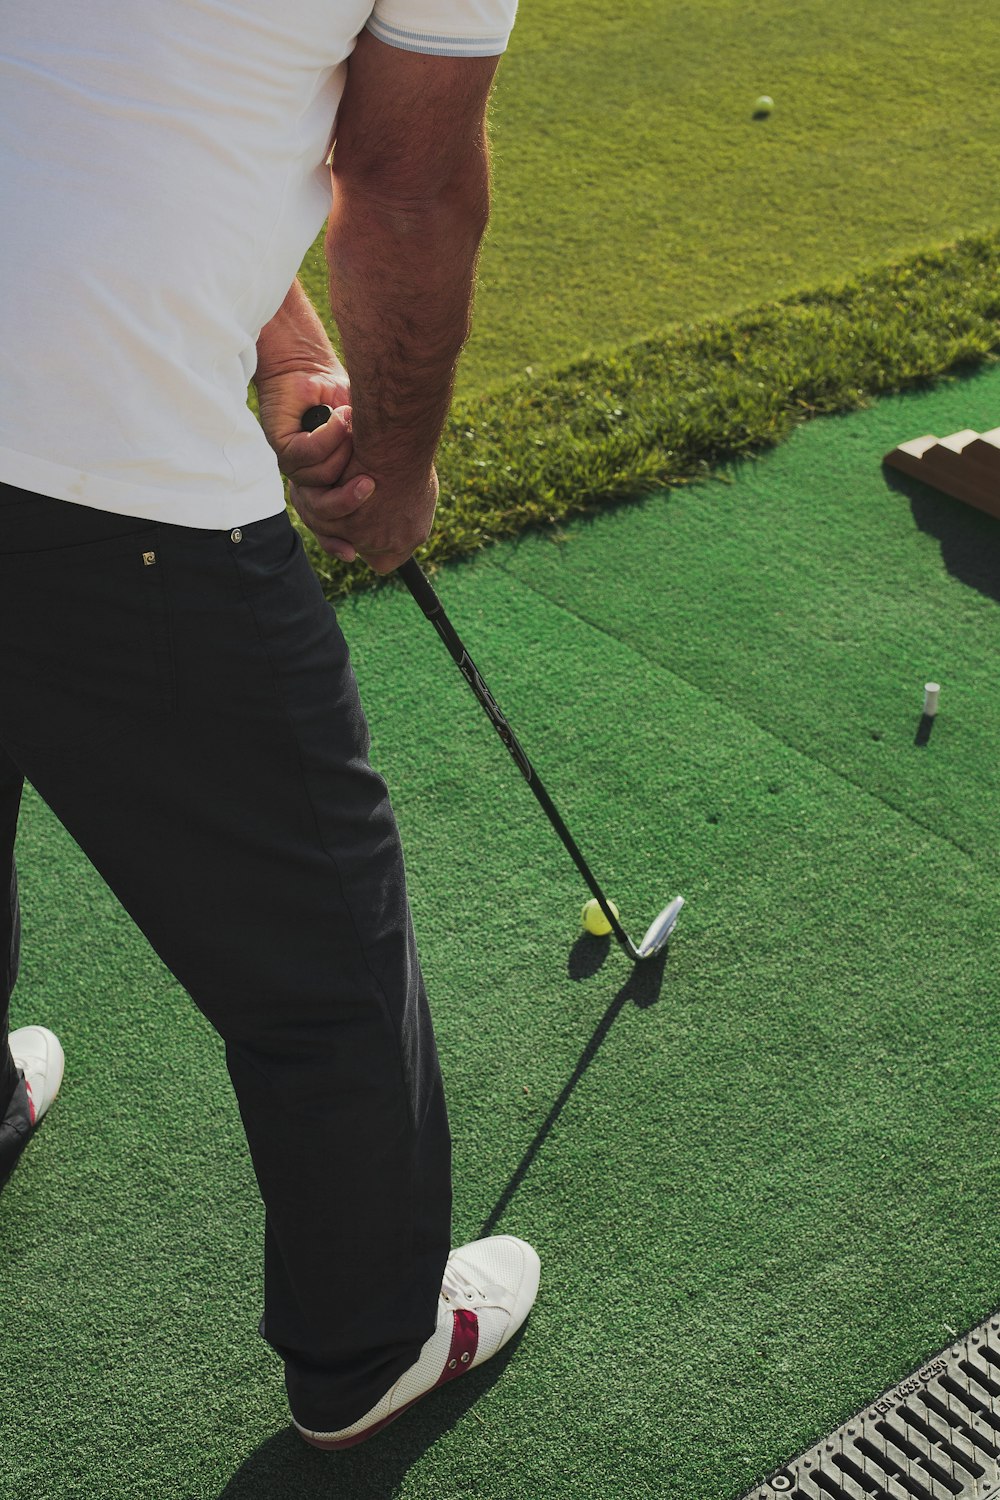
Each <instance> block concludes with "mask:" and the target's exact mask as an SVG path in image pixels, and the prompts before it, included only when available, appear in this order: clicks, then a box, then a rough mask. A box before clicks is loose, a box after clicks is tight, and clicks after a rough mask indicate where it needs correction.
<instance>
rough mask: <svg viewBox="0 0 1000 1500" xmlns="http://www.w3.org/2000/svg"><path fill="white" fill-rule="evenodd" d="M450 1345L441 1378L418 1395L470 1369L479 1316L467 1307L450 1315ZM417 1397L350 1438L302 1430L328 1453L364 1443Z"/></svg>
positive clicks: (477, 1336) (477, 1338)
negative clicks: (318, 1434)
mask: <svg viewBox="0 0 1000 1500" xmlns="http://www.w3.org/2000/svg"><path fill="white" fill-rule="evenodd" d="M453 1317H454V1323H453V1324H452V1333H451V1348H450V1349H449V1350H448V1358H447V1359H446V1360H445V1362H444V1369H443V1370H442V1371H441V1376H440V1379H438V1380H437V1381H436V1382H435V1383H434V1385H429V1386H428V1387H427V1390H426V1391H421V1393H420V1396H426V1395H427V1391H434V1390H437V1388H438V1386H439V1385H444V1384H445V1382H446V1381H448V1380H454V1379H455V1376H456V1375H464V1374H465V1371H466V1370H469V1369H471V1368H472V1361H473V1360H474V1359H475V1357H476V1350H477V1349H478V1348H479V1318H478V1316H477V1314H476V1313H474V1312H470V1311H469V1309H468V1308H458V1309H456V1311H455V1313H454V1314H453ZM420 1396H414V1398H413V1400H412V1401H407V1403H406V1405H405V1406H401V1407H400V1408H399V1410H398V1411H394V1412H390V1414H389V1416H387V1417H383V1418H382V1420H381V1421H380V1422H373V1423H372V1425H371V1426H370V1427H363V1428H362V1429H361V1431H360V1432H356V1433H355V1434H354V1436H353V1437H349V1438H315V1437H310V1436H309V1435H308V1434H307V1433H305V1432H302V1429H301V1428H299V1431H300V1432H302V1436H303V1437H304V1438H305V1440H306V1442H307V1443H309V1444H311V1445H312V1447H313V1448H323V1449H325V1450H326V1451H327V1452H329V1451H330V1449H333V1448H354V1447H356V1446H357V1444H358V1443H363V1442H365V1440H366V1439H367V1438H370V1437H374V1436H375V1434H376V1432H381V1431H382V1429H383V1427H388V1425H389V1423H390V1422H395V1420H396V1418H397V1417H401V1416H402V1415H403V1413H404V1411H409V1409H410V1407H411V1406H415V1405H416V1404H417V1402H418V1401H419V1400H420Z"/></svg>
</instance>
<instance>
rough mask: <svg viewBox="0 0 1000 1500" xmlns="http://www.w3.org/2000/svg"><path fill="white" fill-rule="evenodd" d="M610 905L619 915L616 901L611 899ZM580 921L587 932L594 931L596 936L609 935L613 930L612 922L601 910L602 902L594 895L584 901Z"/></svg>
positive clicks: (616, 914)
mask: <svg viewBox="0 0 1000 1500" xmlns="http://www.w3.org/2000/svg"><path fill="white" fill-rule="evenodd" d="M608 905H609V906H610V908H611V910H612V911H613V912H614V914H615V916H616V917H617V916H618V908H617V906H616V905H615V903H614V902H613V901H609V902H608ZM580 921H581V922H582V923H583V925H584V927H585V929H586V930H587V932H591V933H593V935H594V937H607V935H608V933H609V932H610V931H611V923H610V922H609V921H608V919H607V917H606V916H605V915H604V913H603V912H602V911H601V903H600V902H599V901H598V900H596V898H595V897H593V896H592V897H591V899H590V900H589V901H587V902H585V903H584V907H583V911H582V912H581V913H580Z"/></svg>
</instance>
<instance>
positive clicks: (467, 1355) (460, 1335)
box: [438, 1307, 479, 1385]
mask: <svg viewBox="0 0 1000 1500" xmlns="http://www.w3.org/2000/svg"><path fill="white" fill-rule="evenodd" d="M478 1348H479V1318H478V1316H477V1314H476V1313H474V1312H470V1311H469V1309H468V1308H467V1307H460V1308H456V1310H455V1325H454V1328H453V1329H452V1334H451V1348H450V1349H449V1350H448V1358H447V1359H446V1360H445V1362H444V1369H443V1370H442V1371H441V1379H440V1380H439V1381H438V1385H444V1383H445V1381H446V1380H454V1379H455V1376H456V1375H461V1374H463V1373H464V1372H465V1371H466V1370H467V1369H468V1368H469V1366H470V1365H471V1364H472V1361H473V1360H474V1359H475V1357H476V1350H477V1349H478Z"/></svg>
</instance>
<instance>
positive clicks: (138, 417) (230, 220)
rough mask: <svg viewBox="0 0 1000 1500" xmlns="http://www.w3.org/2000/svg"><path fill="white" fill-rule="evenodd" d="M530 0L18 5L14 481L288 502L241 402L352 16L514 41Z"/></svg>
mask: <svg viewBox="0 0 1000 1500" xmlns="http://www.w3.org/2000/svg"><path fill="white" fill-rule="evenodd" d="M516 5H517V0H378V3H377V4H376V5H375V8H374V11H373V10H372V8H371V4H370V0H141V3H139V4H136V3H135V0H85V3H81V0H3V3H2V4H0V225H2V227H0V481H3V482H6V483H7V484H11V485H15V486H17V487H18V488H20V489H27V490H35V491H37V492H38V493H40V494H44V495H49V496H51V497H52V498H54V499H57V500H67V501H75V502H78V503H80V504H83V505H88V506H93V507H95V508H97V509H98V510H106V511H113V512H116V513H118V514H120V515H128V516H142V517H146V518H148V519H150V520H162V521H167V522H172V523H174V524H178V525H182V526H197V527H205V528H221V529H225V528H229V527H232V526H238V525H248V524H250V523H251V522H253V521H259V520H263V519H265V518H266V517H268V516H274V515H278V514H280V512H281V511H282V510H283V509H284V504H285V502H284V494H283V489H282V482H281V476H280V474H279V472H278V466H277V460H276V458H275V455H274V452H273V451H272V449H271V447H270V446H269V444H268V442H267V440H266V439H265V437H264V434H263V432H262V430H261V428H260V426H259V424H258V423H257V421H256V420H255V418H254V416H253V414H252V412H251V411H250V410H249V409H248V407H247V404H246V399H247V386H248V383H249V381H250V379H251V377H252V375H253V372H254V369H255V367H256V347H255V346H256V342H257V338H258V335H259V333H260V330H261V328H262V327H263V326H264V324H265V323H267V322H269V321H270V319H271V318H272V317H273V316H274V314H275V313H276V312H277V310H278V308H279V307H280V306H281V304H282V302H283V301H284V299H285V296H286V294H287V292H288V289H289V287H290V286H291V284H292V282H293V280H294V278H295V276H296V274H297V272H298V269H299V266H300V265H301V263H302V258H303V256H304V255H305V253H306V251H307V250H308V248H309V246H310V245H311V244H312V243H313V240H314V239H315V238H316V235H317V234H318V233H319V231H320V229H321V228H322V225H323V223H324V221H325V219H326V217H327V215H328V213H329V211H330V201H331V184H330V174H329V170H328V167H327V159H328V156H329V151H330V145H331V141H332V137H333V133H334V123H335V120H336V114H337V108H338V105H339V103H340V97H341V94H342V92H343V88H344V83H345V80H346V76H347V61H346V60H347V58H348V57H349V56H350V54H351V52H352V51H353V49H354V43H355V40H356V38H357V35H358V33H359V31H360V30H361V29H362V28H363V27H367V29H368V30H370V31H371V32H372V33H373V35H374V36H376V37H377V38H378V39H379V40H380V41H382V42H386V43H388V44H389V45H390V46H394V47H400V48H403V49H405V50H408V51H414V52H425V53H434V54H438V55H441V56H447V57H492V56H497V55H499V54H500V53H502V52H503V51H504V50H505V49H506V47H507V42H508V39H509V37H510V32H511V29H512V27H513V24H514V16H515V12H516Z"/></svg>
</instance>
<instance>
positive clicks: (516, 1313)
mask: <svg viewBox="0 0 1000 1500" xmlns="http://www.w3.org/2000/svg"><path fill="white" fill-rule="evenodd" d="M540 1270H541V1267H540V1264H539V1260H538V1256H537V1255H536V1254H535V1251H534V1250H533V1249H532V1248H531V1246H530V1245H527V1244H525V1242H524V1240H518V1239H515V1238H514V1236H513V1235H510V1234H495V1235H492V1236H491V1237H490V1238H489V1239H485V1240H473V1242H472V1244H471V1245H463V1246H462V1248H461V1249H460V1250H453V1251H452V1252H451V1255H450V1256H449V1258H448V1264H447V1266H446V1267H445V1273H444V1280H443V1283H442V1286H441V1295H440V1297H439V1298H438V1324H437V1330H436V1332H435V1333H433V1334H432V1335H431V1337H430V1338H429V1339H428V1340H427V1342H426V1344H425V1345H424V1347H423V1349H422V1350H421V1353H420V1358H419V1359H418V1360H417V1362H416V1364H415V1365H411V1366H410V1368H409V1369H408V1370H407V1371H406V1372H405V1374H403V1375H401V1376H400V1377H399V1379H398V1380H397V1381H396V1384H395V1385H394V1386H393V1387H392V1389H391V1390H389V1391H387V1392H386V1394H385V1395H384V1396H383V1397H382V1399H381V1401H379V1402H377V1404H376V1405H375V1406H373V1407H372V1409H371V1411H369V1412H367V1413H366V1414H365V1415H364V1416H363V1417H361V1418H360V1419H359V1420H358V1421H357V1422H355V1423H354V1424H353V1426H351V1427H344V1428H342V1429H341V1431H340V1432H311V1431H310V1430H309V1429H308V1428H306V1427H303V1426H301V1424H300V1423H298V1422H296V1421H295V1418H294V1417H293V1418H292V1421H293V1423H294V1425H295V1426H296V1427H297V1428H298V1430H299V1432H301V1434H302V1436H303V1437H304V1438H305V1440H306V1442H307V1443H312V1445H313V1446H314V1447H315V1448H352V1447H353V1446H354V1444H355V1443H363V1442H364V1441H365V1438H370V1437H373V1436H374V1434H375V1433H376V1432H381V1430H382V1428H383V1427H387V1426H388V1425H389V1423H390V1422H394V1421H395V1420H396V1418H397V1417H398V1416H401V1415H402V1414H403V1412H404V1411H406V1410H407V1408H408V1407H411V1406H412V1405H413V1404H414V1402H416V1401H419V1400H420V1398H421V1396H426V1394H427V1392H428V1391H433V1390H435V1389H436V1388H437V1387H438V1386H439V1385H444V1383H445V1382H446V1381H448V1380H454V1379H455V1377H456V1376H457V1375H464V1374H465V1372H466V1370H472V1369H475V1367H476V1366H477V1365H481V1364H484V1363H485V1362H486V1360H488V1359H490V1358H492V1356H493V1355H494V1354H496V1353H497V1351H498V1350H499V1349H502V1348H503V1346H504V1344H506V1343H507V1342H508V1340H510V1339H511V1338H513V1336H514V1334H515V1333H516V1332H517V1330H518V1329H519V1328H520V1326H521V1324H522V1323H523V1322H524V1320H525V1318H526V1317H527V1316H528V1314H529V1312H530V1311H531V1307H532V1304H533V1302H534V1300H535V1297H536V1296H537V1293H538V1278H539V1273H540Z"/></svg>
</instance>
